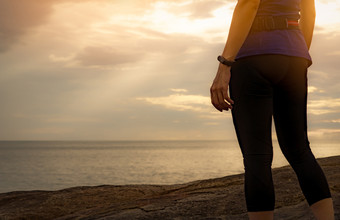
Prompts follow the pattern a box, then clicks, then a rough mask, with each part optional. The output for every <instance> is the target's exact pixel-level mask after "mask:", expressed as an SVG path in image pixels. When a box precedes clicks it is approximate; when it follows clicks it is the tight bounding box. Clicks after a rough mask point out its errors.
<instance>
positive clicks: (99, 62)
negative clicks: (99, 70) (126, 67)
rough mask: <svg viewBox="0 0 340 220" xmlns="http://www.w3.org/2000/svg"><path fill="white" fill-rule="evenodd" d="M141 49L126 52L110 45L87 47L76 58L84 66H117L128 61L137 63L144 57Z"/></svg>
mask: <svg viewBox="0 0 340 220" xmlns="http://www.w3.org/2000/svg"><path fill="white" fill-rule="evenodd" d="M142 58H143V56H142V53H141V51H136V52H131V53H126V52H124V50H120V51H119V50H117V49H115V48H110V47H93V46H89V47H86V48H85V49H84V50H83V51H82V52H80V53H78V54H77V56H76V57H75V58H74V59H75V60H78V61H79V62H80V64H81V65H84V66H111V65H113V66H115V65H119V64H126V63H136V62H138V61H139V60H140V59H142Z"/></svg>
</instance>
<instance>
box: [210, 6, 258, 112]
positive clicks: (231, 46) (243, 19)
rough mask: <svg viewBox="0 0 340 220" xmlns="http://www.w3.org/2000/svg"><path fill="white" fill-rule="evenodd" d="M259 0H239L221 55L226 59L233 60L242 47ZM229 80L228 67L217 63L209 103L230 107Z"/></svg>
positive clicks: (223, 107)
mask: <svg viewBox="0 0 340 220" xmlns="http://www.w3.org/2000/svg"><path fill="white" fill-rule="evenodd" d="M259 5H260V0H239V1H238V3H237V5H236V7H235V10H234V14H233V19H232V21H231V25H230V29H229V35H228V40H227V42H226V45H225V47H224V50H223V53H222V56H223V57H224V58H226V59H228V60H234V59H235V57H236V55H237V53H238V51H239V50H240V48H241V47H242V45H243V43H244V41H245V39H246V38H247V36H248V33H249V31H250V28H251V26H252V24H253V21H254V18H255V16H256V13H257V9H258V7H259ZM229 80H230V67H228V66H225V65H223V64H219V67H218V70H217V73H216V77H215V79H214V82H213V84H212V86H211V88H210V95H211V103H212V104H213V106H214V107H215V108H216V109H217V110H219V111H221V112H222V111H223V110H226V111H228V109H231V108H232V104H234V102H233V100H231V99H230V98H229V95H228V86H229Z"/></svg>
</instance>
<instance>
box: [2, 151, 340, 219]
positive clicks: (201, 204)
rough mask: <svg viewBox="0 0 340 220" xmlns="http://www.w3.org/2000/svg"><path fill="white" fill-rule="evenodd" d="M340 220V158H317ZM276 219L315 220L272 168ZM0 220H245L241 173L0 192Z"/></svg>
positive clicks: (283, 174)
mask: <svg viewBox="0 0 340 220" xmlns="http://www.w3.org/2000/svg"><path fill="white" fill-rule="evenodd" d="M318 161H319V163H320V165H321V166H322V168H323V170H324V172H325V174H326V176H327V179H328V181H329V185H330V188H331V192H332V196H333V199H334V206H335V214H336V219H340V173H339V170H340V156H335V157H328V158H321V159H318ZM273 179H274V184H275V193H276V209H275V212H274V216H275V219H314V218H313V216H312V214H311V212H310V210H309V208H308V204H307V202H306V201H305V199H304V197H303V195H302V193H301V190H300V188H299V184H298V181H297V178H296V176H295V174H294V172H293V170H292V169H291V167H290V166H285V167H281V168H275V169H273ZM0 219H6V220H9V219H59V220H62V219H64V220H65V219H122V220H123V219H129V220H130V219H162V220H166V219H178V220H181V219H205V220H208V219H247V213H246V209H245V200H244V194H243V174H239V175H233V176H227V177H222V178H217V179H208V180H199V181H194V182H190V183H186V184H178V185H124V186H112V185H102V186H80V187H73V188H67V189H63V190H58V191H39V190H36V191H15V192H8V193H2V194H0Z"/></svg>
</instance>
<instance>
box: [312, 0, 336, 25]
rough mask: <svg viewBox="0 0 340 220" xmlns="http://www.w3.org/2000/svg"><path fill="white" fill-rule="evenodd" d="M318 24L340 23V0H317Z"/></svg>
mask: <svg viewBox="0 0 340 220" xmlns="http://www.w3.org/2000/svg"><path fill="white" fill-rule="evenodd" d="M315 7H316V25H319V26H325V25H326V26H331V25H334V24H339V23H340V0H333V1H320V0H318V1H316V2H315Z"/></svg>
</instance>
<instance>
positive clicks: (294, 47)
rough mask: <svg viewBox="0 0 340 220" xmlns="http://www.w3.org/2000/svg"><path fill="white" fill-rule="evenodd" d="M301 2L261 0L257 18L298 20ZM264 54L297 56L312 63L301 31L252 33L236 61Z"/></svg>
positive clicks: (298, 0) (297, 0)
mask: <svg viewBox="0 0 340 220" xmlns="http://www.w3.org/2000/svg"><path fill="white" fill-rule="evenodd" d="M300 1H301V0H261V3H260V6H259V9H258V12H257V15H256V17H261V16H274V17H275V16H281V17H286V18H288V19H296V20H298V19H299V18H300V14H299V12H300ZM262 54H281V55H287V56H296V57H303V58H305V59H308V60H310V61H311V57H310V55H309V52H308V48H307V45H306V42H305V39H304V37H303V34H302V32H301V30H299V29H284V30H271V31H260V32H250V33H249V35H248V37H247V39H246V40H245V42H244V43H243V45H242V47H241V49H240V51H239V53H238V55H237V56H236V59H239V58H242V57H247V56H254V55H262Z"/></svg>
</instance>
